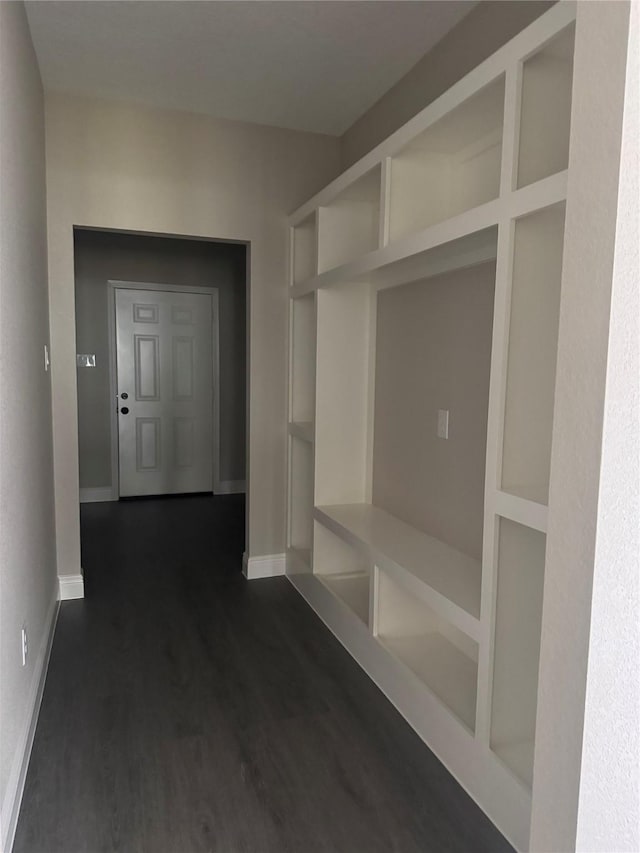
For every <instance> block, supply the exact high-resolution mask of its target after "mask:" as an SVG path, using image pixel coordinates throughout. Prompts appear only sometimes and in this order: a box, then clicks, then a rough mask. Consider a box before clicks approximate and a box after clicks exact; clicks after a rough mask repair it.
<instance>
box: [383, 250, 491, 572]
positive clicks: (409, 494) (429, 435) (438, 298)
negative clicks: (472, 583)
mask: <svg viewBox="0 0 640 853" xmlns="http://www.w3.org/2000/svg"><path fill="white" fill-rule="evenodd" d="M494 284H495V264H493V263H489V264H483V265H482V266H478V267H475V268H473V269H468V270H462V271H456V272H453V273H449V274H447V275H442V276H437V277H436V278H432V279H427V280H426V281H421V282H416V283H415V284H408V285H404V286H402V287H397V288H392V289H390V290H385V291H382V292H381V293H380V294H379V297H378V330H377V346H376V398H375V430H374V468H373V502H374V503H375V504H376V506H380V507H383V508H384V509H386V510H388V511H389V512H390V513H392V514H393V515H395V516H397V517H398V518H401V519H403V520H404V521H406V522H408V523H409V524H412V525H414V526H415V527H418V528H420V529H421V530H424V531H426V532H427V533H430V534H432V535H433V536H436V537H437V538H438V539H442V540H444V541H445V542H448V543H449V544H451V545H453V546H455V547H456V548H458V549H459V550H461V551H464V552H465V553H467V554H470V555H471V556H472V557H476V558H478V559H480V557H481V556H482V525H483V514H484V468H485V454H486V441H487V409H488V402H489V371H490V366H491V333H492V328H493V295H494ZM438 409H448V410H449V438H448V440H444V439H441V438H438V437H437V433H436V429H437V416H438Z"/></svg>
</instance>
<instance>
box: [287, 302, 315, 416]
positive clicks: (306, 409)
mask: <svg viewBox="0 0 640 853" xmlns="http://www.w3.org/2000/svg"><path fill="white" fill-rule="evenodd" d="M290 336H291V353H290V361H291V370H290V380H289V381H290V390H289V420H290V421H291V422H292V423H309V422H310V421H313V418H314V413H315V369H316V306H315V294H313V293H309V294H307V295H306V296H302V297H300V298H299V299H292V300H291V313H290Z"/></svg>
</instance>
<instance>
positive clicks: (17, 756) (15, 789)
mask: <svg viewBox="0 0 640 853" xmlns="http://www.w3.org/2000/svg"><path fill="white" fill-rule="evenodd" d="M58 608H59V602H58V601H57V599H54V600H53V601H52V602H51V604H50V605H49V612H48V613H47V618H46V622H45V626H44V634H43V639H42V643H41V645H40V650H39V651H38V659H37V660H36V665H35V668H34V672H33V681H32V684H31V690H30V691H29V696H28V699H27V707H26V710H25V715H24V718H23V719H24V723H23V726H22V730H21V732H20V734H19V737H18V741H17V744H16V749H15V752H14V756H13V762H12V764H11V770H10V772H9V779H8V782H7V788H6V791H5V796H4V802H3V803H2V814H1V816H0V818H1V819H0V825H1V826H2V837H1V838H0V849H2V850H4V851H6V853H10V850H11V848H12V847H13V840H14V837H15V834H16V827H17V825H18V815H19V814H20V805H21V803H22V794H23V791H24V783H25V781H26V778H27V769H28V767H29V759H30V758H31V748H32V746H33V739H34V736H35V733H36V725H37V723H38V714H39V713H40V703H41V702H42V694H43V693H44V683H45V681H46V678H47V668H48V666H49V657H50V655H51V646H52V644H53V635H54V632H55V628H56V620H57V617H58Z"/></svg>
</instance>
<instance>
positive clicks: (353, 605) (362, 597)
mask: <svg viewBox="0 0 640 853" xmlns="http://www.w3.org/2000/svg"><path fill="white" fill-rule="evenodd" d="M316 577H317V578H318V579H319V580H321V581H322V583H323V584H324V585H325V586H326V587H327V588H328V589H330V590H331V592H332V593H333V594H334V595H335V596H336V598H339V599H340V601H342V602H343V603H344V604H346V605H347V607H348V608H349V609H350V610H352V611H353V612H354V613H355V614H356V616H357V617H358V618H359V619H361V620H362V621H363V622H364V623H365V625H368V624H369V586H370V583H369V574H368V573H364V572H355V573H354V574H351V575H316Z"/></svg>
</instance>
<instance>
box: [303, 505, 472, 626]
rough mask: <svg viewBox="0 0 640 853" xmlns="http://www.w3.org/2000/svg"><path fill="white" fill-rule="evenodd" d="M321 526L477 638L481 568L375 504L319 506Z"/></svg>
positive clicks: (317, 513)
mask: <svg viewBox="0 0 640 853" xmlns="http://www.w3.org/2000/svg"><path fill="white" fill-rule="evenodd" d="M315 518H316V521H319V522H321V523H322V524H323V525H324V526H325V527H328V528H329V530H331V531H332V532H333V533H334V534H335V535H337V536H339V537H341V538H342V539H344V540H345V541H346V542H347V543H349V544H350V545H352V546H354V547H357V548H359V549H360V550H361V552H362V553H363V554H364V555H365V556H366V558H367V559H369V560H370V561H371V562H373V563H375V564H376V565H378V566H379V567H380V568H382V569H383V570H384V571H385V572H386V573H388V574H389V575H390V576H392V577H393V578H394V579H395V580H396V581H397V583H399V584H401V585H402V586H403V587H404V588H405V589H407V590H408V591H409V592H410V594H411V595H417V596H419V597H420V598H421V599H423V600H424V601H425V602H427V603H428V604H429V605H430V606H431V607H432V608H433V609H434V610H437V612H438V613H440V614H441V615H442V616H443V618H445V619H447V620H449V621H450V622H451V623H452V624H453V625H456V626H457V627H458V628H459V629H460V630H461V631H464V632H465V633H466V634H468V635H469V636H471V637H473V638H475V639H477V638H478V634H479V618H480V582H481V573H482V570H481V564H480V561H479V560H474V559H473V558H472V557H469V556H467V555H466V554H462V553H461V552H460V551H457V550H456V549H455V548H452V547H451V546H450V545H447V544H446V543H444V542H440V541H439V540H438V539H434V538H433V537H432V536H428V535H427V534H426V533H423V532H422V531H420V530H417V529H416V528H414V527H411V526H410V525H408V524H405V523H404V522H403V521H400V520H399V519H397V518H395V517H394V516H392V515H390V514H389V513H388V512H385V511H384V510H382V509H379V508H378V507H375V506H372V505H371V504H345V505H342V506H320V507H316V509H315Z"/></svg>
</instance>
